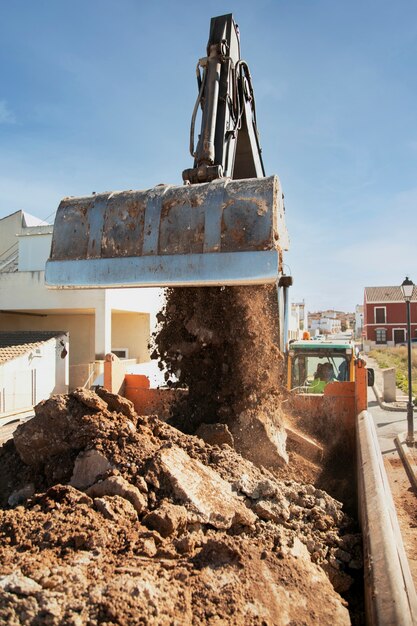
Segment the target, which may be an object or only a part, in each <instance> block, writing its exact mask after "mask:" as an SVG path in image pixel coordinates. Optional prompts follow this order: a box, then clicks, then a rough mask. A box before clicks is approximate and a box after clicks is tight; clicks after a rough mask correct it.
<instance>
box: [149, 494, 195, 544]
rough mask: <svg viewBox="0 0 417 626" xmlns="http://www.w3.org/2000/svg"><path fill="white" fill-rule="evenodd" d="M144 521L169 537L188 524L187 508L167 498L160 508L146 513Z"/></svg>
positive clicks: (163, 535)
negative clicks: (172, 502) (168, 500)
mask: <svg viewBox="0 0 417 626" xmlns="http://www.w3.org/2000/svg"><path fill="white" fill-rule="evenodd" d="M142 523H143V524H145V526H147V527H148V528H151V529H152V530H156V531H158V533H159V534H160V535H162V537H168V536H169V535H172V534H173V533H174V532H177V531H182V530H184V528H185V526H186V524H187V510H186V509H185V508H184V507H183V506H178V505H176V504H171V503H170V502H167V501H166V500H165V501H164V502H162V505H161V506H160V507H159V508H157V509H155V510H154V511H151V512H150V513H148V514H147V515H145V517H144V518H143V520H142Z"/></svg>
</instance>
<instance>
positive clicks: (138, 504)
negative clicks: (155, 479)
mask: <svg viewBox="0 0 417 626" xmlns="http://www.w3.org/2000/svg"><path fill="white" fill-rule="evenodd" d="M86 493H87V494H88V495H89V496H90V497H91V498H97V497H101V496H120V497H121V498H125V499H126V500H128V501H129V502H130V503H131V504H133V507H134V508H135V510H136V511H137V513H142V511H143V510H144V509H145V508H146V506H147V499H146V497H145V496H144V495H143V493H142V492H141V491H139V489H138V488H137V487H135V486H134V485H132V484H130V483H129V482H128V481H127V480H125V479H124V478H122V477H121V476H111V477H110V478H106V479H105V480H102V481H100V482H98V483H95V484H94V485H92V486H91V487H89V489H87V491H86Z"/></svg>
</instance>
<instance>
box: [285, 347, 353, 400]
mask: <svg viewBox="0 0 417 626" xmlns="http://www.w3.org/2000/svg"><path fill="white" fill-rule="evenodd" d="M323 367H325V368H329V369H330V372H331V375H330V376H329V378H328V379H327V382H331V381H339V382H343V381H348V380H349V361H348V358H347V356H346V354H345V353H344V352H340V353H336V352H331V351H326V352H324V351H320V352H312V351H311V352H310V351H309V353H308V354H295V355H294V358H293V362H292V380H291V388H292V389H297V388H302V389H303V391H304V392H307V393H309V391H310V388H311V387H312V386H313V385H314V382H315V381H316V380H318V379H319V378H321V376H320V372H321V371H322V370H323ZM321 393H322V391H321Z"/></svg>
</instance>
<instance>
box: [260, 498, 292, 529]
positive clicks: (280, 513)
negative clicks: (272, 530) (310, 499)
mask: <svg viewBox="0 0 417 626" xmlns="http://www.w3.org/2000/svg"><path fill="white" fill-rule="evenodd" d="M253 510H254V511H255V513H256V514H257V515H258V516H259V517H260V518H261V519H263V520H266V521H268V520H272V521H273V522H276V523H277V524H282V523H283V522H285V521H287V519H288V518H289V516H290V512H289V510H288V506H287V505H286V503H285V502H283V501H278V500H276V501H275V502H274V501H271V500H258V501H257V502H256V503H255V504H254V505H253Z"/></svg>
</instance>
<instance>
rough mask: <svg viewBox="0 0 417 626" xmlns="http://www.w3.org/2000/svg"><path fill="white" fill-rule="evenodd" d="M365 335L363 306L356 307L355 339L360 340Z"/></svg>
mask: <svg viewBox="0 0 417 626" xmlns="http://www.w3.org/2000/svg"><path fill="white" fill-rule="evenodd" d="M362 333H363V304H357V305H356V307H355V337H356V339H360V338H361V337H362Z"/></svg>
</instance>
